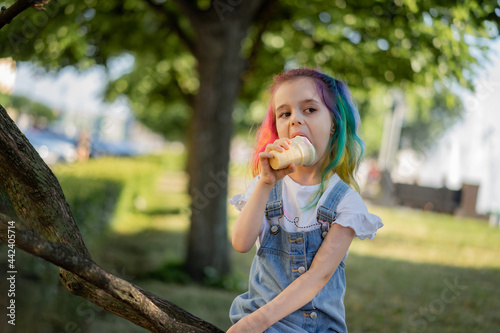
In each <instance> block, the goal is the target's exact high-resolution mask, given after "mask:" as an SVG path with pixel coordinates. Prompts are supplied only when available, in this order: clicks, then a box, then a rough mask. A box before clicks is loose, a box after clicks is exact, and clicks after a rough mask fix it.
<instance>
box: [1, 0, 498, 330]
mask: <svg viewBox="0 0 500 333" xmlns="http://www.w3.org/2000/svg"><path fill="white" fill-rule="evenodd" d="M14 2H15V1H4V2H0V5H5V6H6V7H9V6H11V5H12V4H13V3H14ZM183 3H184V4H183ZM202 18H203V19H202ZM499 22H500V1H468V2H460V3H455V2H445V3H442V2H437V1H427V2H425V4H423V3H419V2H416V1H410V0H394V1H378V2H373V3H368V2H364V1H354V2H349V3H347V2H345V1H343V0H335V1H319V0H317V1H311V2H308V4H301V3H299V2H298V1H291V0H288V1H268V2H266V3H264V2H262V1H255V3H254V5H250V4H248V3H243V2H242V1H223V0H220V1H219V0H217V1H188V2H182V1H172V2H168V1H155V0H145V1H123V2H121V3H114V2H105V3H98V2H97V1H93V0H85V1H81V2H78V3H76V2H72V1H69V0H60V1H51V2H50V3H49V4H47V5H46V10H45V11H35V10H28V11H26V12H25V13H23V14H21V15H20V16H19V17H17V18H15V19H14V21H13V22H12V23H11V24H9V25H7V26H5V27H4V28H2V29H1V31H0V104H1V105H2V106H3V107H5V109H6V110H7V111H8V113H9V115H10V116H11V118H12V119H13V120H14V121H15V122H16V124H17V126H18V127H19V128H20V129H21V131H22V132H23V133H24V134H25V135H26V137H27V138H28V140H29V141H30V142H31V144H32V145H33V147H34V148H35V149H36V150H37V151H38V153H39V154H40V156H41V157H42V158H43V160H44V161H45V162H46V163H47V164H48V165H49V166H50V167H51V168H52V170H53V171H54V173H55V174H56V176H57V178H58V180H59V182H60V184H61V186H62V188H63V191H64V193H65V196H66V199H67V201H68V202H69V204H70V207H71V209H72V212H73V214H74V215H75V219H76V221H77V223H78V225H79V228H80V229H81V232H82V235H83V238H84V241H85V243H86V245H87V246H88V248H89V250H90V252H91V253H92V256H93V257H94V259H95V260H96V262H97V263H99V264H101V265H102V266H103V267H104V268H105V269H107V270H108V271H110V272H112V273H114V274H116V275H118V276H121V277H123V278H125V279H127V280H128V281H131V282H133V283H135V284H138V285H140V286H141V287H143V288H145V289H147V290H150V291H152V292H154V293H156V294H157V295H159V296H161V297H164V298H165V299H167V300H169V301H172V302H174V303H176V304H178V305H179V306H181V307H183V308H184V309H186V310H188V311H190V312H192V313H194V314H195V315H197V316H200V317H201V318H203V319H205V320H207V321H209V322H212V323H214V324H216V325H218V326H219V327H220V328H222V329H227V328H228V327H229V325H230V323H229V320H228V310H229V306H230V304H231V301H232V299H233V298H234V297H235V296H236V295H238V294H239V293H241V292H243V291H245V288H247V279H248V271H249V267H250V263H251V260H252V257H253V254H254V253H253V252H252V253H248V254H239V253H236V252H234V251H233V250H232V249H230V248H229V246H228V245H227V243H228V238H227V234H228V233H230V230H231V226H232V224H233V222H234V220H235V218H236V215H237V212H236V211H235V210H234V209H233V208H232V207H228V206H227V205H226V201H227V198H229V197H231V196H232V195H235V194H237V193H241V192H242V191H244V190H245V188H246V186H247V185H248V184H249V183H250V181H251V179H252V178H251V175H250V173H249V172H248V161H249V160H250V158H251V154H252V149H253V140H254V135H255V129H256V126H258V125H259V123H260V121H261V120H262V118H263V116H264V114H265V112H266V110H267V104H268V94H267V88H268V87H269V84H270V83H271V81H272V77H273V75H274V74H278V73H279V72H281V71H282V70H283V69H289V68H296V67H310V68H319V69H321V70H322V71H324V72H326V73H329V74H332V75H333V76H335V77H338V78H340V79H342V80H344V81H346V82H347V83H348V85H349V86H350V88H351V91H352V94H353V99H354V100H355V102H356V104H357V106H358V108H359V111H360V115H361V119H362V123H361V124H362V125H361V129H360V131H361V136H362V138H363V139H364V140H365V144H366V150H365V157H364V161H363V164H362V165H361V167H360V169H359V171H358V174H357V179H358V181H359V183H360V185H361V194H362V196H363V197H364V199H365V200H366V202H367V203H368V204H369V208H370V210H371V212H373V213H374V214H377V215H379V216H381V217H382V219H383V221H384V224H385V226H384V228H383V229H381V230H380V231H379V233H378V235H377V237H376V238H375V239H374V240H371V241H363V242H361V241H359V240H356V241H355V242H354V243H353V245H352V246H351V251H350V256H349V259H348V261H347V266H346V274H347V282H348V286H349V287H348V289H347V294H346V300H345V303H346V313H347V319H348V326H349V328H350V331H352V332H381V331H384V332H500V314H499V313H498V311H497V309H498V308H499V307H500V293H499V291H498V281H499V278H500V262H499V261H498V255H499V254H500V190H499V188H500V177H499V176H498V170H499V168H500V109H499V105H500V39H499V38H498V26H499ZM229 31H232V32H234V33H228V32H229ZM200 142H201V143H204V144H203V145H202V144H200ZM199 146H201V148H200V147H199ZM203 150H206V153H204V151H203ZM201 166H203V167H201ZM205 166H206V167H205ZM6 176H8V175H6ZM2 177H4V175H2ZM190 180H191V181H190ZM221 202H223V204H222V206H221V205H220V203H221ZM214 206H216V207H218V208H212V207H214ZM221 207H222V208H221ZM210 209H213V210H210ZM205 225H208V226H210V228H211V229H218V228H219V226H221V225H222V226H223V228H222V229H221V230H223V231H224V232H223V233H222V235H221V234H220V233H219V234H209V236H207V237H205V235H203V237H205V238H201V239H202V240H201V241H200V238H196V237H198V236H196V234H197V232H200V233H202V234H203V233H205V234H207V231H206V230H205V229H204V226H205ZM218 230H220V229H218ZM189 235H190V236H189ZM196 239H197V240H198V241H195V240H196ZM193 243H196V244H193ZM214 243H221V244H223V246H221V247H220V248H219V249H217V250H216V252H214V253H211V256H212V257H217V258H220V259H219V260H218V261H219V262H223V264H219V263H210V262H202V263H200V264H198V266H199V267H192V265H191V266H189V265H188V264H186V263H190V262H192V260H190V258H192V257H191V256H192V253H197V252H196V250H197V249H202V250H203V249H204V248H206V249H208V248H212V244H214ZM2 248H6V247H5V246H4V245H3V244H2ZM217 251H218V252H217ZM2 252H3V253H6V252H7V251H2ZM18 256H19V258H18V259H17V262H18V265H19V266H20V267H22V270H21V269H20V273H19V279H20V281H19V288H18V289H19V295H18V296H17V301H18V302H19V304H20V305H19V308H18V312H17V313H18V323H19V324H18V325H16V327H12V326H9V325H7V324H6V323H2V324H1V326H2V328H4V331H7V332H143V331H144V329H141V328H139V327H137V326H135V325H133V324H131V323H129V322H127V321H125V320H124V319H121V318H119V317H117V316H115V315H113V314H110V313H107V312H106V311H104V310H102V309H100V308H99V307H97V306H95V305H93V304H91V303H89V302H87V301H86V300H84V299H81V298H78V297H76V296H73V295H71V294H70V293H69V292H68V291H67V290H66V289H65V288H64V287H63V286H62V285H61V283H60V282H59V281H58V277H57V272H56V267H54V266H52V265H50V264H48V263H45V262H44V261H43V260H41V259H39V258H35V257H32V256H30V255H27V254H24V253H19V254H18ZM2 265H4V263H2ZM5 265H6V264H5ZM2 290H6V289H4V288H2ZM3 294H5V293H3V292H2V296H0V297H5V296H6V295H3ZM3 301H5V300H3ZM62 304H64V305H65V306H64V307H62V306H61V305H62ZM35 317H36V318H37V320H35V321H30V322H28V319H29V318H35Z"/></svg>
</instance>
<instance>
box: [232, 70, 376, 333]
mask: <svg viewBox="0 0 500 333" xmlns="http://www.w3.org/2000/svg"><path fill="white" fill-rule="evenodd" d="M358 126H359V114H358V111H357V109H356V107H355V106H354V104H353V103H352V101H351V98H350V93H349V90H348V88H347V86H346V85H345V84H343V83H342V82H340V81H339V80H336V79H333V78H331V77H330V76H328V75H325V74H323V73H320V72H318V71H315V70H310V69H295V70H290V71H287V72H284V73H282V74H280V75H278V76H276V77H275V78H274V83H273V85H272V86H271V100H270V106H269V109H268V112H267V114H266V117H265V119H264V121H263V123H262V125H261V127H260V129H259V131H258V133H257V141H256V150H255V153H254V160H253V168H252V169H253V173H254V176H256V177H255V178H254V179H253V181H252V183H251V184H250V186H249V188H248V189H247V190H246V191H245V193H243V194H239V195H236V196H234V197H233V198H231V199H230V202H231V203H232V204H233V205H235V207H236V208H237V209H238V210H241V213H240V215H239V216H238V218H237V219H236V222H235V225H234V228H233V235H232V243H233V247H234V248H235V249H236V250H237V251H239V252H248V251H249V250H250V249H251V248H252V247H253V244H254V243H255V242H257V248H258V250H257V254H256V256H255V258H254V261H253V263H252V267H251V270H250V280H249V290H248V292H246V293H244V294H243V295H240V296H238V297H237V298H236V299H235V300H234V302H233V304H232V306H231V310H230V318H231V321H232V323H233V324H234V325H233V326H232V327H231V328H230V329H229V331H228V332H231V333H234V332H263V331H266V332H280V333H283V332H294V333H296V332H347V327H346V323H345V314H344V303H343V300H344V293H345V275H344V266H345V264H344V261H345V259H346V257H347V252H348V249H349V246H350V244H351V241H352V239H353V238H354V237H355V236H357V237H359V238H360V239H364V238H366V237H368V238H373V237H375V233H376V231H377V229H379V228H380V227H382V225H383V224H382V222H381V220H380V218H379V217H377V216H375V215H372V214H370V213H369V212H368V211H367V208H366V206H365V204H364V203H363V201H362V199H361V197H360V195H359V194H358V192H356V191H355V190H353V189H351V188H350V186H351V187H354V188H355V189H356V190H357V191H359V188H358V185H357V183H356V181H355V180H354V172H355V170H356V169H357V167H358V164H359V161H360V158H361V155H362V153H363V142H362V141H361V139H360V138H359V137H358V135H357V129H358ZM297 135H300V136H304V137H306V138H308V139H309V141H311V143H312V144H313V146H314V148H315V150H316V156H315V160H314V162H313V164H312V165H309V166H296V165H294V164H291V165H290V166H288V167H287V168H285V169H281V170H273V169H272V168H271V167H270V166H269V159H270V158H272V157H273V155H271V154H270V153H269V152H270V151H271V150H277V151H283V150H285V149H289V148H290V143H291V141H290V139H292V138H294V137H295V136H297Z"/></svg>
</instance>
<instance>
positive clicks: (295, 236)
mask: <svg viewBox="0 0 500 333" xmlns="http://www.w3.org/2000/svg"><path fill="white" fill-rule="evenodd" d="M344 185H345V184H344ZM278 186H281V184H278ZM332 192H336V193H335V194H332V196H331V197H329V198H328V199H327V201H326V202H327V204H328V203H332V202H335V204H334V206H335V207H331V206H330V207H329V208H330V209H332V210H333V211H335V210H336V205H337V204H338V202H340V200H339V199H338V196H339V195H340V196H342V197H343V195H344V194H345V191H332ZM280 194H281V193H278V196H280ZM273 195H274V198H273ZM276 199H278V200H281V198H276V193H274V194H273V193H271V196H270V200H269V201H270V202H272V203H274V202H276ZM277 227H278V232H277V233H273V232H271V231H269V232H268V233H267V234H266V235H264V238H263V240H262V244H261V246H260V248H259V250H258V251H257V254H256V256H255V258H254V260H253V262H252V267H251V269H250V278H249V290H248V292H246V293H244V294H242V295H240V296H238V297H237V298H236V299H235V300H234V301H233V304H232V305H231V309H230V314H229V316H230V319H231V321H232V322H233V323H236V322H237V321H238V320H240V319H241V318H243V317H244V316H246V315H249V314H250V313H252V312H254V311H256V310H258V309H259V308H260V307H261V306H263V305H265V304H267V303H269V302H270V301H271V300H273V298H274V297H276V296H277V295H278V294H279V293H280V292H281V291H283V290H284V289H285V288H286V287H287V286H288V285H289V284H290V283H292V282H293V280H295V279H296V278H297V277H299V276H300V275H301V274H303V273H305V272H306V271H307V270H308V269H309V267H310V266H311V263H312V261H313V258H314V255H315V254H316V252H317V251H318V249H319V247H320V246H321V243H322V242H323V237H322V236H321V234H322V230H321V229H316V230H313V231H308V232H295V233H290V232H287V231H286V230H284V229H283V228H281V227H280V226H279V225H277ZM344 267H345V264H344V262H343V261H342V262H341V263H340V265H339V266H338V267H337V269H336V271H335V273H334V274H333V276H332V277H331V279H330V280H329V281H328V283H327V284H326V285H325V286H324V287H323V288H322V289H321V290H320V291H319V293H318V294H317V295H316V297H314V299H313V300H312V301H311V302H309V303H308V304H306V305H305V306H303V307H302V308H300V309H299V310H297V311H295V312H293V313H291V314H289V315H288V316H286V317H285V318H283V319H282V320H280V321H279V322H277V323H275V324H274V325H273V326H271V327H269V328H268V329H267V330H266V332H280V333H287V332H290V333H292V332H293V333H297V332H299V333H300V332H304V333H305V332H347V326H346V323H345V310H344V295H345V288H346V282H345V274H344Z"/></svg>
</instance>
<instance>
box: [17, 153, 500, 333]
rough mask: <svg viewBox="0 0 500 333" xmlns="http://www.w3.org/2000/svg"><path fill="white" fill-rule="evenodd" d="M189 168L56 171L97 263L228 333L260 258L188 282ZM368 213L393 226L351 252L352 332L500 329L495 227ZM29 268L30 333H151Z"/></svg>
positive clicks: (102, 164) (149, 164)
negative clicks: (218, 277)
mask: <svg viewBox="0 0 500 333" xmlns="http://www.w3.org/2000/svg"><path fill="white" fill-rule="evenodd" d="M182 166H183V157H182V156H173V155H171V154H165V155H162V156H153V157H151V156H150V157H141V158H134V159H130V158H126V159H118V158H103V159H99V160H91V161H89V162H87V163H83V164H75V165H72V166H70V167H69V166H61V167H59V168H56V170H55V173H56V175H57V176H58V178H59V179H60V181H61V184H62V186H63V189H64V191H65V194H66V197H67V198H68V201H69V203H70V205H71V207H72V209H74V210H75V211H77V214H75V216H77V221H78V223H79V226H80V228H81V229H82V230H83V231H84V232H83V234H84V240H85V242H86V244H87V245H88V246H89V249H90V252H91V253H92V255H93V256H94V259H95V260H96V261H97V262H98V263H99V264H100V265H102V266H103V267H104V268H105V269H107V270H108V271H110V272H113V273H115V274H117V275H118V276H122V277H123V278H125V279H127V280H129V281H131V282H132V283H134V284H137V285H139V286H141V287H143V288H145V289H147V290H149V291H151V292H153V293H155V294H157V295H158V296H161V297H163V298H165V299H167V300H169V301H172V302H173V303H175V304H178V305H179V306H181V307H183V308H184V309H186V310H188V311H190V312H192V313H193V314H195V315H197V316H199V317H201V318H203V319H205V320H207V321H210V322H212V323H214V324H216V325H217V326H219V327H220V328H222V329H227V328H228V327H229V326H230V322H229V319H228V311H229V306H230V304H231V302H232V300H233V299H234V297H235V296H236V295H238V294H239V293H240V292H242V291H244V290H245V288H246V287H247V278H248V276H247V275H248V271H249V268H250V264H251V261H252V258H253V251H251V253H247V254H240V253H237V252H235V251H232V252H231V258H232V266H233V272H232V274H231V276H229V277H227V278H226V279H225V280H224V281H223V283H224V285H225V286H226V287H228V289H222V288H213V287H207V286H200V285H196V284H193V283H190V282H189V279H188V278H186V276H185V275H182V272H181V271H180V270H179V263H180V262H181V261H182V259H183V258H184V252H185V245H186V244H185V240H186V231H187V230H188V226H189V209H188V207H189V197H188V196H187V195H186V191H185V190H186V186H187V177H186V175H185V173H184V172H183V171H182V170H183V167H182ZM243 174H244V173H243V172H241V168H238V167H234V166H232V168H231V179H230V182H229V189H228V190H229V193H230V195H233V194H235V193H238V192H241V191H242V190H244V188H245V185H247V184H248V183H249V181H250V179H249V178H248V177H247V178H245V177H244V176H243ZM78 207H80V208H78ZM369 208H370V211H371V212H372V213H374V214H377V215H379V216H381V217H382V219H383V221H384V224H385V226H384V228H382V229H381V230H380V231H379V233H378V235H377V237H376V238H375V239H374V240H364V241H360V240H359V239H356V240H355V241H354V242H353V244H352V246H351V250H350V254H349V258H348V260H347V266H346V275H347V292H346V298H345V304H346V316H347V321H348V326H349V331H350V332H399V333H403V332H408V333H410V332H495V331H498V328H499V327H500V314H499V312H498V309H500V291H499V288H498V281H500V260H498V255H499V254H500V230H499V229H491V228H489V227H488V225H487V223H486V222H485V221H479V220H474V219H459V218H454V217H452V216H448V215H442V214H434V213H425V212H420V211H415V210H409V209H405V208H383V207H377V206H370V207H369ZM228 214H229V225H228V226H229V229H230V228H231V226H232V223H233V222H234V219H235V217H236V215H237V212H236V211H235V210H234V209H233V208H232V207H229V208H228ZM23 260H24V259H23ZM26 260H29V264H30V265H33V268H31V269H30V272H31V273H30V274H31V275H24V276H25V277H27V276H31V282H30V278H26V279H25V281H22V283H23V286H25V287H23V288H24V290H25V292H26V294H25V295H24V296H20V297H19V298H21V297H22V298H23V299H24V297H26V299H30V301H31V302H32V303H33V304H34V305H33V306H32V309H31V310H30V311H31V312H36V313H37V314H38V317H39V318H43V320H41V321H40V320H39V322H37V325H38V326H36V328H33V327H31V328H30V329H25V330H24V331H29V332H52V331H53V332H59V331H61V332H64V331H65V330H68V327H69V328H71V327H70V326H71V325H72V324H71V323H74V324H75V325H76V326H75V327H76V329H81V332H145V330H143V329H142V328H139V327H137V326H135V325H133V324H131V323H129V322H127V321H126V320H124V319H122V318H119V317H117V316H115V315H112V314H109V313H107V312H106V311H103V310H101V309H100V308H98V307H96V306H94V305H92V304H90V303H88V302H87V301H85V300H83V299H81V298H78V297H75V296H72V295H70V294H69V292H67V291H66V290H65V289H64V288H63V287H61V286H60V284H58V283H57V282H54V281H57V277H56V276H55V277H54V276H52V274H54V271H55V268H54V267H51V266H50V265H49V264H45V263H43V262H42V261H41V260H40V259H38V258H31V259H28V258H27V259H26ZM23 266H24V265H23ZM46 275H50V276H51V277H50V279H51V280H50V279H49V280H50V281H49V282H50V283H48V284H46V285H45V287H43V288H44V290H45V294H44V295H45V296H44V297H45V298H36V297H35V299H34V300H33V297H30V298H28V295H34V294H35V293H37V290H39V289H41V286H42V281H45V280H44V279H42V277H41V276H46ZM22 276H23V275H22ZM172 281H177V282H175V283H174V282H172ZM43 283H45V282H43ZM453 285H456V286H455V287H453ZM450 286H452V287H450ZM47 300H50V301H47ZM61 304H64V306H61ZM28 310H29V309H28V308H26V311H28ZM31 312H30V313H31ZM26 316H29V314H28V312H26ZM70 324H71V325H70ZM50 325H51V326H50ZM68 325H70V326H68ZM47 327H51V329H47ZM76 329H73V331H75V330H76Z"/></svg>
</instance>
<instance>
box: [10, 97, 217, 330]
mask: <svg viewBox="0 0 500 333" xmlns="http://www.w3.org/2000/svg"><path fill="white" fill-rule="evenodd" d="M0 190H3V191H4V193H2V195H1V196H0V197H1V198H3V200H2V205H3V206H2V207H5V206H6V205H9V204H12V207H8V208H7V209H4V208H2V211H0V237H1V238H2V240H4V241H6V240H7V236H8V235H7V233H8V231H7V226H6V222H7V221H10V220H15V226H16V227H15V233H16V234H15V235H16V245H17V246H19V248H21V249H25V250H26V251H28V252H30V253H33V254H34V255H37V256H40V257H42V258H44V259H46V260H49V261H50V262H52V263H54V264H55V265H57V266H60V267H62V268H60V269H59V277H60V279H61V281H62V282H63V284H64V285H65V286H66V287H67V288H68V290H69V291H71V292H72V293H73V294H75V295H79V296H82V297H84V298H86V299H87V300H89V301H91V302H93V303H95V304H97V305H98V306H101V307H102V308H104V309H106V310H108V311H110V312H112V313H114V314H116V315H119V316H121V317H123V318H125V319H127V320H129V321H131V322H133V323H135V324H137V325H139V326H142V327H144V328H146V329H148V330H150V331H152V332H221V330H220V329H218V328H217V327H215V326H214V325H212V324H210V323H207V322H205V321H203V320H201V319H199V318H196V317H195V316H193V315H191V314H190V313H188V312H186V311H184V310H183V309H181V308H178V307H176V306H175V305H173V304H172V303H169V302H168V301H166V300H163V299H161V298H160V297H157V296H155V295H153V294H151V293H149V292H147V291H145V290H142V289H141V288H139V287H137V286H134V285H132V284H130V283H128V282H126V281H124V280H121V279H119V278H117V277H115V276H113V275H112V274H109V273H107V272H105V271H104V270H103V269H102V268H100V267H99V266H98V265H97V264H95V262H94V261H93V260H92V258H91V255H90V253H89V252H88V250H87V248H86V247H85V244H84V242H83V240H82V237H81V234H80V231H79V230H78V227H77V225H76V223H75V221H74V219H73V215H72V214H71V211H70V208H69V205H68V204H67V202H66V200H65V198H64V194H63V192H62V189H61V187H60V185H59V183H58V181H57V179H56V177H55V176H54V174H53V173H52V171H51V170H50V168H49V167H48V166H47V165H46V164H45V163H44V162H43V160H42V159H41V158H40V156H39V155H38V153H37V152H36V150H35V149H34V148H33V147H32V146H31V144H30V143H29V141H28V140H27V139H26V137H25V136H24V135H23V134H22V133H21V131H19V129H18V128H17V126H16V125H15V124H14V122H13V121H12V119H10V117H9V116H8V115H7V112H6V111H5V109H4V108H3V107H2V106H1V105H0ZM6 198H8V200H6ZM6 214H8V216H7V215H6ZM63 268H65V269H63Z"/></svg>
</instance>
